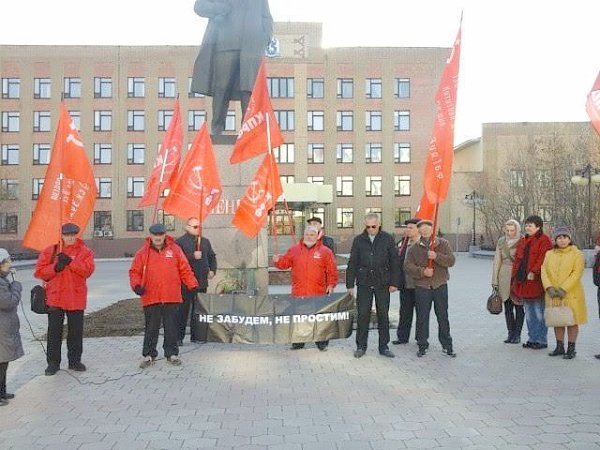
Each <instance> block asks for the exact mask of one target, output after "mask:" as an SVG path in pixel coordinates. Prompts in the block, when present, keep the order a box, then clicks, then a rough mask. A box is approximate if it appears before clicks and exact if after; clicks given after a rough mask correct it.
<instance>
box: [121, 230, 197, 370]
mask: <svg viewBox="0 0 600 450" xmlns="http://www.w3.org/2000/svg"><path fill="white" fill-rule="evenodd" d="M149 231H150V237H148V238H146V241H145V243H144V246H143V247H142V248H141V249H140V250H138V252H137V253H136V254H135V257H134V258H133V261H132V263H131V267H130V268H129V283H130V285H131V288H132V289H133V291H134V292H135V293H136V294H137V295H139V296H140V297H141V300H142V306H143V307H144V317H145V320H146V322H145V327H144V346H143V349H142V356H143V357H144V360H143V361H142V362H141V364H140V368H142V369H145V368H146V367H149V366H150V365H152V364H153V363H154V360H155V359H156V357H157V356H158V352H157V350H156V345H157V344H158V333H159V330H160V324H161V322H162V323H163V328H164V339H163V350H164V352H165V357H166V358H167V361H168V362H169V363H171V364H173V365H174V366H180V365H181V359H179V347H178V346H177V335H178V333H179V325H178V320H177V319H178V313H179V308H180V305H181V303H182V302H183V300H182V298H181V285H182V284H185V285H186V286H187V288H188V289H189V290H194V291H197V289H198V281H197V280H196V277H195V276H194V272H192V268H191V267H190V264H189V263H188V261H187V258H186V256H185V254H184V253H183V250H181V247H179V246H178V245H177V244H176V243H175V240H174V239H173V238H172V237H171V236H167V234H166V229H165V227H164V225H163V224H160V223H156V224H154V225H152V226H151V227H150V228H149Z"/></svg>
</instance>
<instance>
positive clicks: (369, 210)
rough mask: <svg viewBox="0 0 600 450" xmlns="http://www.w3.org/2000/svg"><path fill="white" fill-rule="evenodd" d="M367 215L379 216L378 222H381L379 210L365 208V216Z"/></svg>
mask: <svg viewBox="0 0 600 450" xmlns="http://www.w3.org/2000/svg"><path fill="white" fill-rule="evenodd" d="M368 214H377V215H378V216H379V220H380V221H382V220H383V218H382V214H383V213H382V211H381V208H365V216H367V215H368Z"/></svg>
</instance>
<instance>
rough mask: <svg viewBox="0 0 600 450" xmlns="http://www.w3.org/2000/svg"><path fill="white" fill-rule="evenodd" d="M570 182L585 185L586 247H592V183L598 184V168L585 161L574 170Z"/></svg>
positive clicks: (599, 173)
mask: <svg viewBox="0 0 600 450" xmlns="http://www.w3.org/2000/svg"><path fill="white" fill-rule="evenodd" d="M571 183H573V184H576V185H578V186H587V212H588V220H587V236H586V240H587V246H588V248H593V247H594V238H593V236H592V216H593V215H594V214H593V209H592V183H594V184H600V169H598V168H596V167H592V165H591V164H590V163H587V164H586V165H585V167H584V168H583V169H581V170H577V171H575V175H573V176H572V177H571Z"/></svg>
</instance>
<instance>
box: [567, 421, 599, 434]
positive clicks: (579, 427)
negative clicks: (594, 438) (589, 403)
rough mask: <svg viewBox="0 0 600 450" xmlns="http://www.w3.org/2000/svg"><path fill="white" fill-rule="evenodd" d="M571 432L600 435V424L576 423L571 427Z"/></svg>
mask: <svg viewBox="0 0 600 450" xmlns="http://www.w3.org/2000/svg"><path fill="white" fill-rule="evenodd" d="M568 428H569V430H571V431H578V432H585V433H600V423H598V422H597V423H576V424H574V425H569V427H568Z"/></svg>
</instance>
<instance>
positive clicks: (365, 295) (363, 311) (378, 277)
mask: <svg viewBox="0 0 600 450" xmlns="http://www.w3.org/2000/svg"><path fill="white" fill-rule="evenodd" d="M398 268H399V263H398V251H397V249H396V244H395V242H394V238H393V236H392V235H391V234H389V233H386V232H385V231H382V230H381V222H380V220H379V216H378V215H377V214H373V213H372V214H367V216H366V217H365V230H364V231H363V232H362V233H361V234H359V235H358V236H356V237H355V238H354V241H353V242H352V249H351V250H350V260H349V261H348V268H347V269H346V288H347V289H348V292H349V293H350V294H351V295H354V284H355V283H356V285H357V288H356V292H357V295H356V303H357V309H358V321H357V329H356V351H355V352H354V357H355V358H361V357H363V356H364V354H365V353H366V351H367V341H368V337H369V321H370V319H371V306H372V304H373V297H375V309H376V311H377V327H378V329H379V354H380V355H382V356H386V357H388V358H393V357H394V354H393V353H392V352H391V351H390V349H389V348H388V343H389V342H390V320H389V317H388V312H389V309H390V293H391V292H396V290H397V286H395V285H396V284H397V280H398V279H399V274H398V273H397V272H398Z"/></svg>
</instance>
